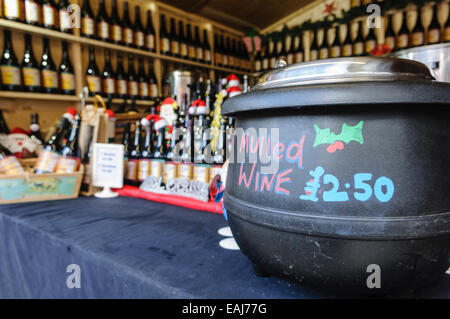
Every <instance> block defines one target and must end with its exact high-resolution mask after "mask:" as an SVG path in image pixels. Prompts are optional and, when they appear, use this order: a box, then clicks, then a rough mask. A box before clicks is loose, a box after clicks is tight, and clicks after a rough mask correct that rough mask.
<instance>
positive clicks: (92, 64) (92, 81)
mask: <svg viewBox="0 0 450 319" xmlns="http://www.w3.org/2000/svg"><path fill="white" fill-rule="evenodd" d="M100 77H101V75H100V71H99V70H98V67H97V62H96V61H95V51H94V48H93V47H89V64H88V67H87V69H86V82H87V85H88V88H89V95H90V96H94V95H95V94H100V93H101V92H102V85H101V78H100Z"/></svg>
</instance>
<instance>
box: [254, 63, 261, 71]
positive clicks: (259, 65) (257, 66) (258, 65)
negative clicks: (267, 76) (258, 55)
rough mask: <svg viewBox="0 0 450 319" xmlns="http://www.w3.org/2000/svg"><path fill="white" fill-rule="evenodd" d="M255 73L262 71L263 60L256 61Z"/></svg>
mask: <svg viewBox="0 0 450 319" xmlns="http://www.w3.org/2000/svg"><path fill="white" fill-rule="evenodd" d="M255 71H256V72H259V71H261V60H256V61H255Z"/></svg>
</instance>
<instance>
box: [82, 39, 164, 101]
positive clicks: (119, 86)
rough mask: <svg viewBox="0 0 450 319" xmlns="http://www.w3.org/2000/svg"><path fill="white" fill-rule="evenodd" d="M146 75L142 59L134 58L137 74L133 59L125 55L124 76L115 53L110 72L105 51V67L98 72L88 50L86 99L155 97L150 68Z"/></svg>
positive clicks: (92, 53)
mask: <svg viewBox="0 0 450 319" xmlns="http://www.w3.org/2000/svg"><path fill="white" fill-rule="evenodd" d="M149 65H150V67H149V70H148V72H146V70H145V64H144V58H143V57H139V58H138V71H137V72H136V65H135V62H134V56H133V55H131V54H130V55H128V70H127V72H125V70H124V67H123V58H122V54H121V53H120V52H118V53H117V67H116V68H115V69H113V67H112V64H111V53H110V51H109V50H105V63H104V67H103V70H102V72H100V71H99V68H98V66H97V62H96V59H95V50H94V48H93V47H90V48H89V64H88V67H87V69H86V83H87V86H88V89H89V94H90V95H95V94H101V95H103V96H106V97H117V98H123V99H127V98H134V99H142V100H149V99H155V98H156V97H157V96H158V83H157V81H156V76H155V73H154V71H153V68H152V66H151V64H149Z"/></svg>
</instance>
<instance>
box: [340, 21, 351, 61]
mask: <svg viewBox="0 0 450 319" xmlns="http://www.w3.org/2000/svg"><path fill="white" fill-rule="evenodd" d="M352 55H353V41H352V24H351V23H348V24H347V34H346V36H345V41H344V43H343V45H342V56H343V57H350V56H352Z"/></svg>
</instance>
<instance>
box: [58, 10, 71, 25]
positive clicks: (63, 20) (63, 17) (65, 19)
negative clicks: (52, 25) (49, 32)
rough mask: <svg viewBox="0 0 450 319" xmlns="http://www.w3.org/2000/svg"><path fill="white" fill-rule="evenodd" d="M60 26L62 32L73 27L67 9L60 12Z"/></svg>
mask: <svg viewBox="0 0 450 319" xmlns="http://www.w3.org/2000/svg"><path fill="white" fill-rule="evenodd" d="M59 25H60V29H61V30H68V29H71V27H72V23H71V21H70V16H69V12H68V11H67V10H66V9H61V10H60V11H59Z"/></svg>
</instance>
